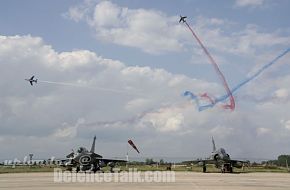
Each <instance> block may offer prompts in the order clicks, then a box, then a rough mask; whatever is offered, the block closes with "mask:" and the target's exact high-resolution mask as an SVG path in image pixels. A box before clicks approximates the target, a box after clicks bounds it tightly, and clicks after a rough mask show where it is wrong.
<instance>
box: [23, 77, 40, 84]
mask: <svg viewBox="0 0 290 190" xmlns="http://www.w3.org/2000/svg"><path fill="white" fill-rule="evenodd" d="M25 80H26V81H28V82H30V84H31V86H33V83H34V82H35V83H37V79H34V76H32V77H31V78H30V79H25Z"/></svg>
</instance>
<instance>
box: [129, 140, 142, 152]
mask: <svg viewBox="0 0 290 190" xmlns="http://www.w3.org/2000/svg"><path fill="white" fill-rule="evenodd" d="M128 143H129V144H130V145H131V146H132V147H133V148H134V149H135V150H136V151H137V152H138V153H140V152H139V150H138V148H137V147H136V145H135V144H134V143H133V141H132V140H131V139H129V140H128Z"/></svg>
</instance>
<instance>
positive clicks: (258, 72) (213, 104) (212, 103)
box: [183, 48, 290, 111]
mask: <svg viewBox="0 0 290 190" xmlns="http://www.w3.org/2000/svg"><path fill="white" fill-rule="evenodd" d="M289 52H290V48H288V49H286V50H285V51H284V52H282V53H281V54H280V55H278V56H277V57H275V58H274V59H273V60H272V61H270V62H269V63H267V64H266V65H264V66H263V67H261V68H260V69H259V70H258V71H256V72H255V73H254V74H253V75H251V76H250V77H248V78H246V79H245V80H243V81H242V82H240V83H238V84H237V85H236V86H235V87H234V88H232V90H231V92H232V94H233V93H235V92H236V91H237V90H239V89H240V88H241V87H243V86H244V85H246V84H247V83H249V82H251V81H252V80H254V79H255V78H257V77H258V76H259V75H261V74H262V73H263V72H264V71H265V70H266V69H268V68H269V67H270V66H272V65H274V64H275V63H277V62H278V60H279V59H281V58H282V57H283V56H285V55H286V54H287V53H289ZM183 95H184V96H189V97H190V99H192V100H194V101H195V102H196V105H197V107H198V110H199V111H203V110H205V109H208V108H211V107H214V106H215V105H216V104H217V103H218V102H222V101H225V100H226V99H227V98H228V97H229V96H230V95H229V94H225V95H223V96H221V97H219V98H216V99H215V100H214V102H212V101H211V103H210V104H206V105H202V106H201V105H200V103H199V98H198V97H197V96H196V95H195V94H194V93H192V92H190V91H186V92H184V94H183Z"/></svg>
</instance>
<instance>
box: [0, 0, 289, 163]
mask: <svg viewBox="0 0 290 190" xmlns="http://www.w3.org/2000/svg"><path fill="white" fill-rule="evenodd" d="M0 5H1V6H0V89H1V91H0V121H1V123H0V132H1V133H0V152H1V154H0V160H4V159H14V158H18V159H22V158H23V157H24V156H26V155H28V154H29V153H33V154H34V155H35V157H36V158H49V157H51V156H54V157H58V158H63V157H64V156H65V155H66V154H67V153H69V152H70V151H71V149H72V148H74V149H76V148H77V147H79V146H86V147H88V148H89V147H90V145H91V141H92V139H93V136H94V135H96V136H97V145H96V152H97V153H99V154H101V155H103V156H107V157H125V154H126V152H127V151H129V157H132V158H139V159H140V158H147V157H163V158H165V159H166V158H167V159H170V158H176V157H178V158H187V159H188V158H201V157H206V156H207V155H208V154H209V153H210V152H211V149H212V147H211V137H212V136H213V137H214V138H215V140H216V145H217V146H218V147H224V148H225V149H226V150H227V151H228V152H229V154H230V155H231V156H232V157H233V158H244V159H260V160H263V159H273V158H276V157H277V156H278V155H280V154H289V153H290V146H289V145H290V112H289V106H290V86H289V81H290V73H289V71H290V65H289V58H290V56H289V55H288V54H286V55H285V56H284V57H282V58H281V59H279V60H278V61H277V63H275V64H274V65H272V66H271V67H269V68H268V69H267V70H266V71H265V72H263V73H262V74H261V75H259V76H258V77H257V78H256V79H255V80H253V81H251V82H249V83H248V84H247V85H245V86H243V87H242V88H241V89H239V90H238V91H236V92H235V94H234V98H235V100H236V108H235V110H234V111H230V110H226V109H223V108H222V105H223V104H224V103H225V102H222V103H218V104H217V105H216V106H214V107H213V108H211V109H207V110H204V111H199V110H198V109H197V107H196V103H195V102H194V101H190V100H189V99H188V98H186V97H184V96H182V94H183V92H184V91H187V90H190V91H192V92H194V93H196V94H202V93H205V92H206V93H208V94H209V95H210V96H211V97H219V96H221V95H224V94H225V90H224V88H223V85H222V83H221V81H220V79H219V77H218V76H217V74H216V72H215V70H214V69H213V67H212V65H211V64H210V62H209V60H208V58H207V57H206V55H205V54H204V52H203V51H202V49H201V48H200V46H199V45H198V43H197V42H196V40H195V39H194V38H193V36H192V35H191V33H190V31H189V30H188V28H187V27H186V25H185V24H182V23H178V21H179V15H185V16H187V23H188V24H189V25H190V26H191V28H193V30H194V31H195V32H196V33H197V35H198V36H199V37H200V39H201V40H202V42H203V43H204V45H205V46H206V47H207V48H208V50H209V52H210V53H211V54H212V56H213V57H214V59H215V60H216V62H217V64H218V65H219V67H220V70H221V71H222V72H223V74H224V76H225V78H226V80H227V82H228V84H229V86H230V88H233V87H235V86H236V85H237V84H239V83H240V82H241V81H243V80H244V79H246V78H247V77H249V76H251V74H253V73H255V72H256V71H258V70H259V68H261V67H262V66H263V65H265V64H267V63H269V62H270V61H271V60H273V59H274V58H275V57H276V56H278V55H279V54H281V53H282V52H284V51H285V50H286V49H288V48H290V35H289V34H290V25H289V22H288V20H289V16H290V13H289V8H290V2H289V1H288V0H279V1H274V0H221V1H210V0H205V1H201V0H180V1H168V0H157V1H156V0H154V1H153V0H148V1H140V0H134V1H133V0H118V1H117V0H116V1H114V0H111V1H93V0H84V1H81V0H62V1H57V0H52V1H37V0H27V1H17V0H9V1H8V0H4V1H1V2H0ZM32 75H35V77H36V78H37V79H38V83H37V84H35V85H34V86H30V85H29V83H28V82H27V81H25V80H24V79H25V78H29V77H31V76H32ZM205 102H206V101H205ZM128 139H132V140H133V141H134V142H135V144H136V145H137V147H138V149H139V150H140V152H141V154H137V153H136V152H134V150H132V149H130V148H129V147H128V145H127V140H128Z"/></svg>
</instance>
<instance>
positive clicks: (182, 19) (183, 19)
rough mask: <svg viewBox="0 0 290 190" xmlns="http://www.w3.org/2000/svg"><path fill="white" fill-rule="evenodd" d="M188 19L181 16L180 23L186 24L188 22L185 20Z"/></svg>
mask: <svg viewBox="0 0 290 190" xmlns="http://www.w3.org/2000/svg"><path fill="white" fill-rule="evenodd" d="M186 18H187V17H186V16H181V15H180V19H179V23H181V22H182V23H185V22H186V20H185V19H186Z"/></svg>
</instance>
